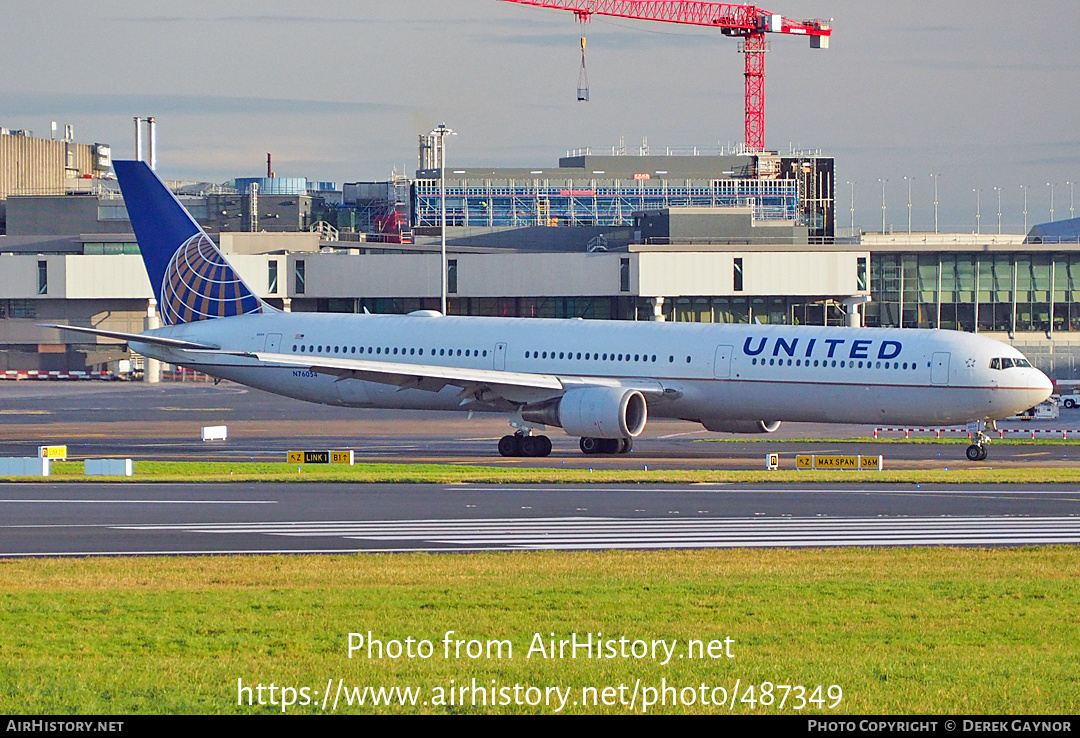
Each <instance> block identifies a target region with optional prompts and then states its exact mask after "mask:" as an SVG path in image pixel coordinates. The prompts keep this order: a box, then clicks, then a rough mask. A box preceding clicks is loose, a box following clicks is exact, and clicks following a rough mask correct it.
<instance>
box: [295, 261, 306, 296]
mask: <svg viewBox="0 0 1080 738" xmlns="http://www.w3.org/2000/svg"><path fill="white" fill-rule="evenodd" d="M304 272H305V270H304V260H303V259H297V261H296V280H295V284H294V285H293V292H294V293H295V294H297V295H302V294H304V290H305V288H306V287H307V284H306V280H307V278H306V277H305V273H304Z"/></svg>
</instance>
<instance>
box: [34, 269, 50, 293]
mask: <svg viewBox="0 0 1080 738" xmlns="http://www.w3.org/2000/svg"><path fill="white" fill-rule="evenodd" d="M37 293H38V294H39V295H47V294H49V262H47V261H39V262H38V263H37Z"/></svg>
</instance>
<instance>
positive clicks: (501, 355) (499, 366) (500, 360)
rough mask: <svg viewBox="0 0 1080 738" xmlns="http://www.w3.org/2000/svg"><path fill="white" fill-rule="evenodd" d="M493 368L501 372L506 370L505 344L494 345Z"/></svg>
mask: <svg viewBox="0 0 1080 738" xmlns="http://www.w3.org/2000/svg"><path fill="white" fill-rule="evenodd" d="M493 366H494V368H495V370H496V371H500V372H501V371H503V370H505V369H506V344H505V343H497V344H495V356H494V364H493Z"/></svg>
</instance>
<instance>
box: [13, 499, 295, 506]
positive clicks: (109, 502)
mask: <svg viewBox="0 0 1080 738" xmlns="http://www.w3.org/2000/svg"><path fill="white" fill-rule="evenodd" d="M0 502H15V503H30V504H35V505H65V504H80V505H118V504H123V505H276V504H278V501H277V500H16V499H12V500H0Z"/></svg>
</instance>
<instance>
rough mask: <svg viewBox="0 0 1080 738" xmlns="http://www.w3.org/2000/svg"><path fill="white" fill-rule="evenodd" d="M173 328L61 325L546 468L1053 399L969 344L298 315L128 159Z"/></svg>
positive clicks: (763, 329) (920, 337)
mask: <svg viewBox="0 0 1080 738" xmlns="http://www.w3.org/2000/svg"><path fill="white" fill-rule="evenodd" d="M114 168H115V170H116V175H117V178H118V179H119V181H120V186H121V188H122V189H123V193H124V200H125V203H126V205H127V210H128V213H129V215H130V217H131V223H132V226H133V227H134V229H135V234H136V237H137V238H138V241H139V247H140V250H141V251H142V255H143V260H144V262H145V264H146V269H147V273H148V274H149V276H150V281H151V284H152V285H153V286H154V290H155V292H156V294H157V301H158V305H159V307H160V311H161V317H162V322H163V323H164V324H165V325H164V327H162V328H158V329H154V330H150V331H146V332H145V333H139V334H133V333H120V332H116V331H104V330H98V329H94V328H81V327H69V326H57V327H62V328H67V329H69V330H76V331H82V332H85V333H93V334H97V335H104V336H111V337H115V338H119V339H123V340H126V341H128V342H129V343H130V346H131V348H132V349H134V350H135V351H137V352H139V353H141V354H144V355H146V356H149V357H152V358H155V359H159V360H161V361H164V362H168V363H171V364H179V365H182V366H187V367H191V368H193V369H197V370H198V371H201V372H205V373H206V374H209V375H212V376H215V377H220V378H223V379H230V380H233V381H235V382H240V383H242V384H245V385H248V386H251V387H257V388H259V389H263V390H267V391H269V392H274V393H277V394H280V395H285V396H288V397H295V398H298V399H301V400H308V401H311V402H320V403H325V404H330V405H346V406H350V407H378V408H400V409H426V410H468V411H490V412H502V413H506V414H508V415H509V416H510V417H511V424H512V425H513V426H514V427H515V428H517V429H518V430H517V432H516V433H514V434H513V435H507V436H504V437H503V438H502V439H501V440H500V441H499V452H500V453H501V454H502V455H504V456H546V455H548V454H549V453H550V451H551V441H550V439H549V438H548V437H547V436H544V435H539V434H538V433H537V431H542V430H544V429H545V428H546V427H547V426H557V427H561V428H562V429H563V430H564V431H566V433H567V434H569V435H571V436H579V437H580V439H581V441H580V447H581V450H582V451H583V452H584V453H586V454H613V453H626V452H628V451H629V450H630V448H631V445H632V442H633V439H634V438H636V437H637V436H638V435H640V434H641V432H642V430H643V429H644V428H645V424H646V421H647V419H648V417H649V416H650V415H651V416H654V417H664V418H680V419H684V420H690V421H694V422H698V423H701V424H702V425H703V426H705V428H706V429H708V430H711V431H724V432H730V433H767V432H772V431H774V430H776V429H777V428H778V427H779V425H780V421H782V420H790V421H801V422H820V423H875V424H879V425H880V424H914V425H924V424H964V423H974V424H975V425H974V426H973V428H974V430H975V431H976V432H975V435H974V442H973V443H972V445H971V446H970V447H968V449H967V457H968V458H969V459H971V460H972V461H978V460H982V459H985V458H986V449H985V444H986V443H987V442H988V440H989V439H988V437H987V436H986V435H985V434H984V433H983V430H984V428H985V427H986V424H987V423H989V424H990V426H991V427H992V426H993V423H994V421H995V420H996V419H999V418H1005V417H1007V416H1010V415H1013V414H1015V413H1017V412H1019V411H1021V410H1025V409H1027V408H1030V407H1032V406H1034V405H1037V404H1038V403H1040V402H1042V401H1043V400H1045V399H1046V398H1047V397H1048V396H1049V395H1050V391H1051V383H1050V380H1049V379H1048V378H1047V377H1046V376H1045V375H1044V374H1043V373H1042V372H1040V371H1039V370H1037V369H1035V368H1033V367H1032V366H1031V365H1030V364H1029V363H1028V361H1027V359H1025V358H1024V357H1023V355H1022V354H1021V353H1020V352H1019V351H1017V350H1016V349H1014V348H1012V347H1010V346H1007V345H1005V344H1002V343H1000V342H998V341H994V340H991V339H988V338H985V337H982V336H978V335H973V334H969V333H961V332H957V331H942V330H914V329H906V330H902V329H888V328H823V327H810V326H786V325H782V326H774V325H746V324H714V323H653V322H648V323H647V322H630V321H589V320H543V319H532V318H473V317H450V316H443V315H441V314H439V313H437V312H433V311H421V312H419V313H412V314H409V315H342V314H327V313H285V312H280V311H278V310H276V309H275V308H273V307H271V306H269V305H267V304H265V303H264V302H262V301H261V300H260V299H259V298H258V297H256V296H255V294H254V292H252V290H251V289H250V288H248V286H247V285H246V284H244V282H243V281H242V280H241V279H240V278H239V277H238V276H237V274H236V272H235V271H233V269H232V267H231V266H230V265H229V264H228V262H227V261H226V260H225V258H224V257H223V256H222V254H221V252H220V251H219V250H218V249H217V247H216V246H215V245H214V243H213V242H212V241H211V240H210V238H208V237H207V235H206V234H205V233H204V232H203V230H202V228H200V227H199V225H198V223H196V222H195V220H194V219H193V218H192V217H191V216H190V215H189V214H188V213H187V211H186V210H185V209H184V208H183V206H182V205H181V204H180V202H179V201H178V200H177V199H176V198H175V197H174V196H173V195H172V193H171V192H170V191H169V190H168V189H167V188H166V187H165V185H164V184H163V183H162V182H161V181H160V180H159V179H158V178H157V175H155V174H154V172H153V171H151V170H150V168H149V167H148V166H147V165H146V164H144V163H142V162H134V161H116V162H114Z"/></svg>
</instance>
